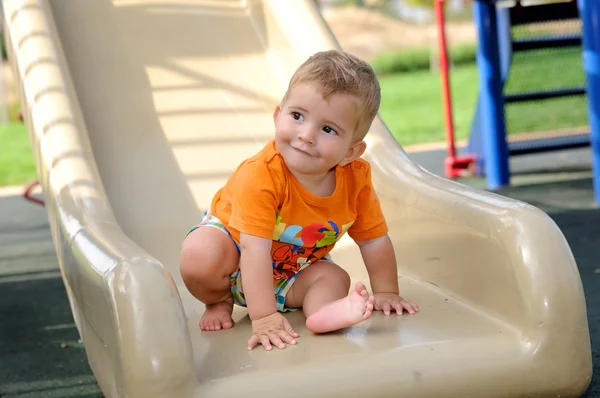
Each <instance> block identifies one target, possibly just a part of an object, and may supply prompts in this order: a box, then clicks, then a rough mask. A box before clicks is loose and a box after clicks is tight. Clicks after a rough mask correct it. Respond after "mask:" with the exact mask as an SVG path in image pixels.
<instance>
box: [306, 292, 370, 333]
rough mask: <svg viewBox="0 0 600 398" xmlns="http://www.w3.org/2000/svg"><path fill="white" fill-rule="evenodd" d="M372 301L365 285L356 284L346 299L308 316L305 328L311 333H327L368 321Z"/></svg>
mask: <svg viewBox="0 0 600 398" xmlns="http://www.w3.org/2000/svg"><path fill="white" fill-rule="evenodd" d="M374 300H375V299H374V298H373V296H369V293H368V292H367V289H366V288H365V285H363V284H362V283H360V282H358V283H357V284H356V286H354V290H353V291H352V292H350V294H349V295H348V296H347V297H344V298H343V299H340V300H337V301H334V302H333V303H330V304H326V305H325V306H324V307H322V308H321V309H320V310H318V311H317V312H315V313H314V314H312V315H310V316H309V317H308V319H306V327H307V328H308V330H310V331H311V332H313V333H327V332H332V331H334V330H339V329H343V328H347V327H349V326H352V325H355V324H357V323H359V322H362V321H364V320H365V319H369V317H370V316H371V312H373V302H374Z"/></svg>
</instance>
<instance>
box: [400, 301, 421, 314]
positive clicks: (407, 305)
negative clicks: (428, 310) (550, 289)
mask: <svg viewBox="0 0 600 398" xmlns="http://www.w3.org/2000/svg"><path fill="white" fill-rule="evenodd" d="M402 306H403V307H404V308H406V311H408V313H409V314H411V315H412V314H414V313H416V312H417V311H418V308H415V304H413V303H409V302H406V301H405V302H404V303H402Z"/></svg>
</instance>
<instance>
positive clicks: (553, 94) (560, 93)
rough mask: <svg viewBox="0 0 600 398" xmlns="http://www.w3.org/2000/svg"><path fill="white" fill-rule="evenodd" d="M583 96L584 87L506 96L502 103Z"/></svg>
mask: <svg viewBox="0 0 600 398" xmlns="http://www.w3.org/2000/svg"><path fill="white" fill-rule="evenodd" d="M577 95H585V87H575V88H561V89H557V90H546V91H533V92H529V93H518V94H506V95H505V96H504V102H505V103H507V104H509V103H513V102H526V101H537V100H544V99H550V98H561V97H573V96H577Z"/></svg>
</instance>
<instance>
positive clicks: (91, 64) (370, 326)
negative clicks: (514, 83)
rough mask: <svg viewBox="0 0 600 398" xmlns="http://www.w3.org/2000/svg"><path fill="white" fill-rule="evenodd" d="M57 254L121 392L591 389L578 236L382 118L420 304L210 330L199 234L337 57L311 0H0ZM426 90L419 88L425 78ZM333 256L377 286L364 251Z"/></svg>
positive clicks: (399, 241) (374, 158) (378, 152)
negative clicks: (423, 153)
mask: <svg viewBox="0 0 600 398" xmlns="http://www.w3.org/2000/svg"><path fill="white" fill-rule="evenodd" d="M2 5H3V11H4V18H5V26H6V34H7V42H8V51H9V57H10V61H11V64H12V66H13V68H14V71H15V75H16V77H17V80H18V85H19V88H20V91H21V92H20V95H21V99H22V107H23V114H24V118H25V121H26V123H27V126H28V129H29V131H30V134H31V142H32V148H33V152H34V154H35V158H36V162H37V168H38V172H39V177H40V180H41V183H42V187H43V190H44V197H45V200H46V206H47V209H48V217H49V219H50V225H51V230H52V236H53V239H54V244H55V246H56V253H57V256H58V258H59V262H60V266H61V272H62V275H63V278H64V283H65V286H66V289H67V293H68V295H69V299H70V303H71V306H72V310H73V315H74V318H75V322H76V324H77V327H78V329H79V331H80V333H81V337H82V339H83V342H84V345H85V350H86V354H87V357H88V359H89V362H90V365H91V368H92V370H93V372H94V375H95V376H96V379H97V381H98V384H99V385H100V387H101V388H102V390H103V392H104V394H105V396H107V397H136V398H137V397H145V398H148V397H211V398H212V397H234V396H236V397H238V396H242V397H243V396H248V397H270V396H275V394H277V396H285V397H288V398H291V397H354V396H365V397H375V396H377V397H383V396H403V397H411V398H417V397H486V398H492V397H511V396H520V397H521V396H561V397H567V396H578V395H580V394H581V393H582V392H583V391H584V390H585V389H586V387H587V386H588V384H589V382H590V377H591V370H592V365H591V353H590V339H589V332H588V325H587V318H586V307H585V301H584V295H583V290H582V285H581V280H580V276H579V273H578V270H577V266H576V264H575V261H574V259H573V255H572V254H571V250H570V248H569V246H568V245H567V242H566V241H565V239H564V237H563V235H562V233H561V231H560V230H559V229H558V228H557V226H556V225H555V224H554V223H553V221H552V220H551V219H550V218H549V217H548V216H547V215H546V214H545V213H543V212H542V211H540V210H538V209H536V208H534V207H532V206H529V205H527V204H525V203H522V202H518V201H514V200H511V199H507V198H504V197H501V196H498V195H495V194H493V193H488V192H484V191H480V190H476V189H473V188H469V187H466V186H463V185H460V184H457V183H454V182H451V181H447V180H445V179H442V178H439V177H436V176H434V175H432V174H430V173H428V172H426V171H424V170H423V169H421V168H420V167H419V166H417V165H416V164H414V163H413V162H412V161H411V160H409V159H408V157H407V156H406V154H405V153H404V152H403V150H402V148H400V146H399V145H398V144H397V143H396V142H395V140H394V139H393V137H392V136H391V134H390V133H389V132H388V130H387V129H386V127H385V125H384V124H383V122H382V121H381V120H379V119H378V120H377V121H376V122H375V123H374V125H373V128H372V131H371V132H370V135H369V136H368V146H369V149H368V152H367V154H366V155H365V158H366V159H367V160H368V161H370V162H371V164H372V165H373V169H374V170H373V179H374V183H375V185H376V188H377V189H378V192H379V196H380V198H381V201H382V204H383V207H384V211H385V213H386V215H387V217H388V222H389V225H390V235H391V238H392V240H393V242H394V245H395V249H396V253H397V257H398V269H399V276H398V277H399V279H400V286H401V293H402V295H403V296H405V297H407V298H410V299H411V300H414V301H416V302H417V303H418V304H419V305H420V308H421V311H420V313H419V314H418V315H415V316H408V315H404V316H391V317H385V316H384V315H383V314H382V313H376V314H375V315H374V316H373V317H372V318H371V319H370V320H368V321H366V322H363V323H361V324H359V325H357V326H355V327H352V328H348V329H346V330H343V331H340V332H337V333H331V334H327V335H312V334H311V333H310V332H308V331H307V330H306V329H305V328H304V326H303V325H304V317H303V315H302V314H301V313H294V314H291V315H289V319H290V321H291V322H292V324H293V325H294V326H295V327H296V328H297V329H296V330H298V331H299V332H300V333H301V336H302V337H301V338H300V342H299V344H298V345H297V346H294V347H290V348H287V349H285V350H281V351H278V350H276V351H273V352H266V351H264V350H263V349H262V348H260V347H259V349H255V350H253V351H250V352H248V351H246V345H245V344H246V341H247V339H248V337H249V336H250V327H251V323H250V321H249V318H248V316H247V312H246V310H244V309H243V308H236V309H235V311H234V314H233V316H234V321H235V322H236V325H235V327H234V328H233V329H231V330H227V331H220V332H201V331H200V330H199V327H198V320H199V318H200V315H201V314H202V311H203V306H202V304H201V303H199V302H198V301H196V300H195V299H193V298H192V297H191V295H190V294H189V293H188V291H187V290H186V288H185V287H184V285H183V284H182V282H181V278H180V275H179V272H178V258H179V251H180V247H181V242H182V239H183V237H184V235H185V233H186V232H187V231H188V229H189V228H190V227H191V226H192V225H194V224H195V223H196V222H197V221H198V220H199V219H200V217H201V215H202V213H203V211H204V209H206V208H207V207H208V206H209V203H210V199H211V197H212V195H213V193H214V192H215V191H216V190H217V189H218V188H219V187H220V186H221V184H223V182H224V181H225V179H226V178H227V176H228V175H229V173H231V172H232V170H233V169H234V167H236V166H237V165H238V163H239V162H240V161H241V160H242V159H244V158H245V157H248V156H250V155H251V154H253V153H254V152H255V151H256V150H258V149H259V148H261V146H262V145H263V144H264V143H265V142H266V141H267V140H269V139H270V138H271V137H272V136H273V121H272V114H273V110H274V107H275V105H276V104H277V103H278V101H279V100H280V99H281V97H282V95H283V93H284V90H285V88H286V86H287V82H288V80H289V78H290V76H291V74H292V73H293V71H294V70H295V68H296V67H297V66H298V65H299V64H300V63H301V62H303V61H304V60H305V59H306V58H307V57H308V56H309V55H310V54H312V53H314V52H316V51H319V50H323V49H329V48H337V47H338V44H337V43H336V41H335V38H334V37H333V35H332V33H331V32H330V31H329V29H328V27H327V25H326V23H325V22H324V21H323V19H322V17H321V15H320V14H319V12H318V9H317V8H316V6H315V5H314V3H313V2H312V1H311V0H293V1H292V0H286V1H283V0H263V1H258V0H256V1H252V0H246V1H237V0H236V1H234V0H212V1H209V0H205V1H201V0H198V1H191V0H187V1H186V0H169V1H164V0H163V1H158V0H119V1H117V0H113V1H111V0H94V1H91V0H86V1H83V0H81V1H48V0H10V1H4V2H3V3H2ZM406 90H410V87H406ZM333 259H334V260H335V261H336V262H337V263H339V264H340V265H342V266H343V267H345V268H346V269H347V270H348V271H349V272H350V273H351V275H352V278H353V280H355V281H356V280H362V281H365V282H368V279H367V275H366V271H365V269H364V266H363V264H362V263H361V261H360V256H359V253H358V250H357V248H356V247H355V246H354V245H353V242H351V241H348V240H342V241H341V242H340V244H339V245H338V246H337V247H336V248H335V250H334V252H333Z"/></svg>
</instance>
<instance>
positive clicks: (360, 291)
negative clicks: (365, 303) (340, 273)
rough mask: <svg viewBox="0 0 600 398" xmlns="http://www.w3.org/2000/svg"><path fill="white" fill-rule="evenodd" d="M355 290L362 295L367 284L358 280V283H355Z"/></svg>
mask: <svg viewBox="0 0 600 398" xmlns="http://www.w3.org/2000/svg"><path fill="white" fill-rule="evenodd" d="M354 290H355V291H356V293H358V294H361V295H362V291H363V290H366V288H365V285H363V283H362V282H356V285H354Z"/></svg>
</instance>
